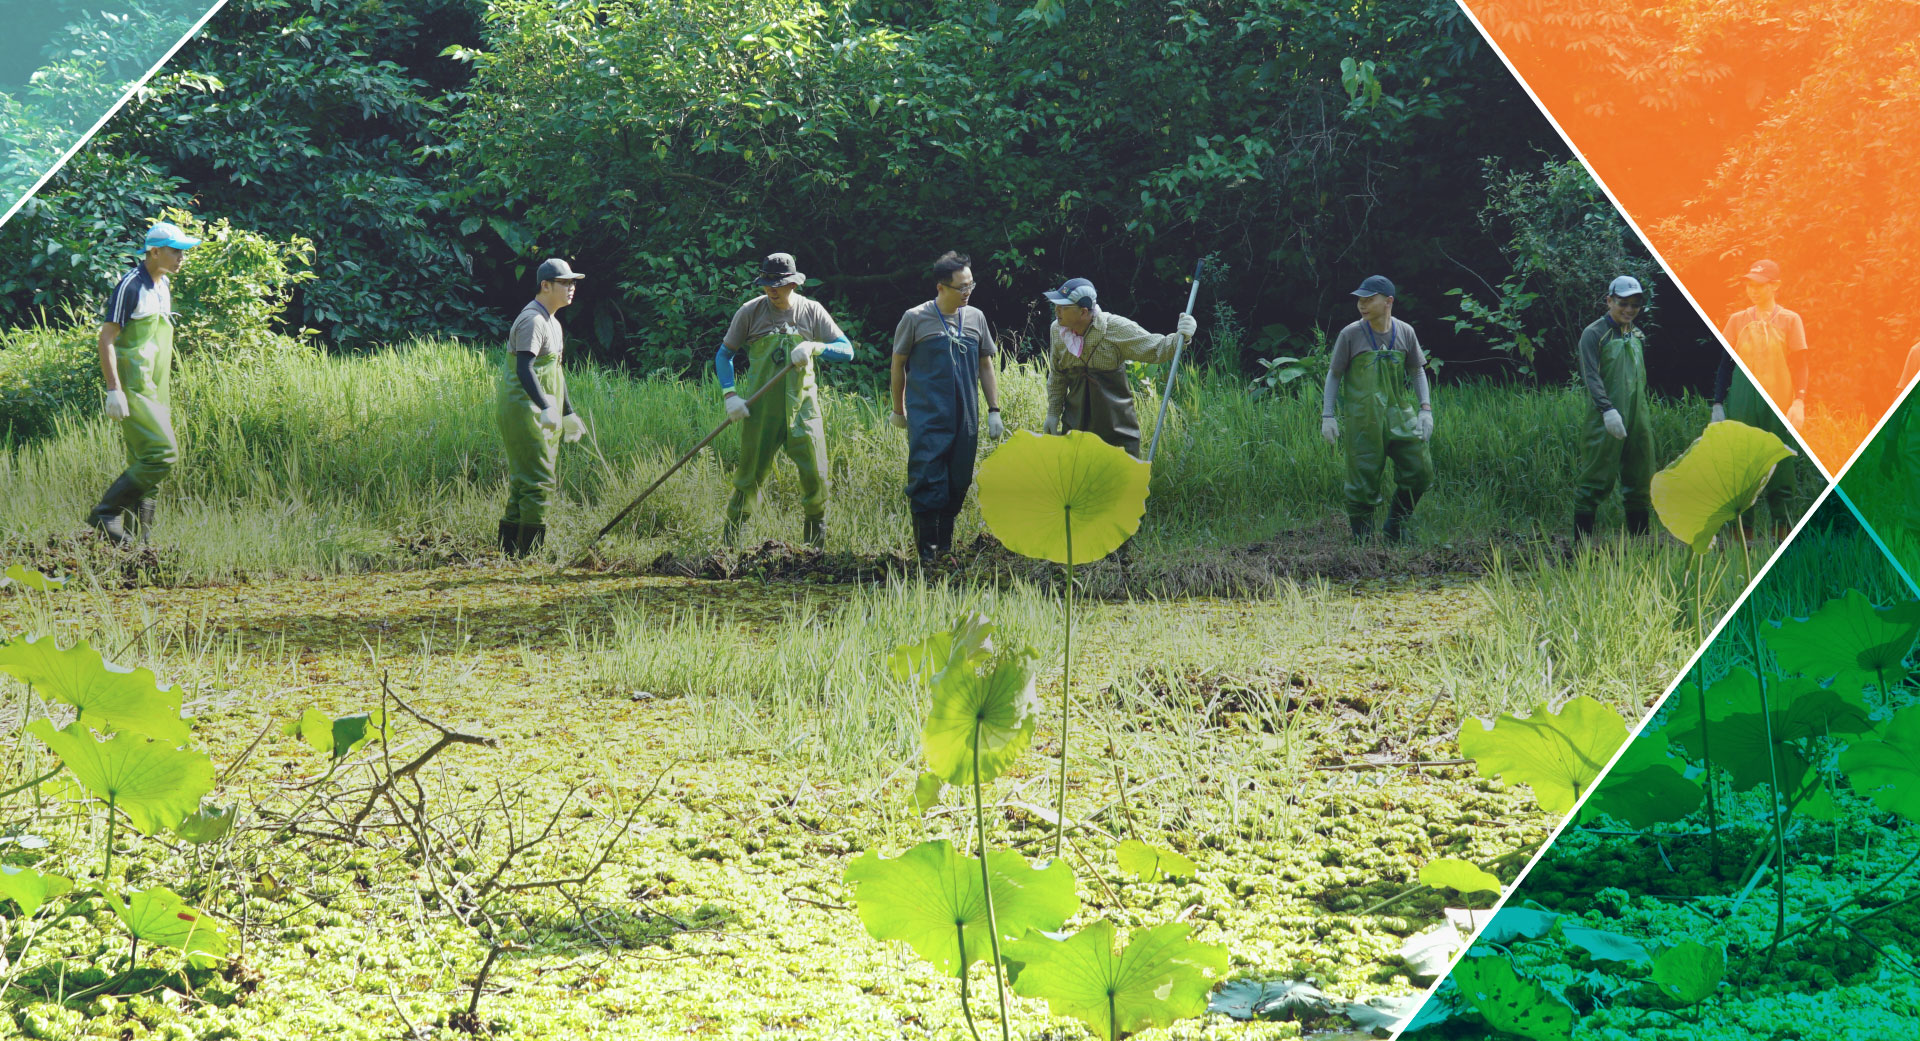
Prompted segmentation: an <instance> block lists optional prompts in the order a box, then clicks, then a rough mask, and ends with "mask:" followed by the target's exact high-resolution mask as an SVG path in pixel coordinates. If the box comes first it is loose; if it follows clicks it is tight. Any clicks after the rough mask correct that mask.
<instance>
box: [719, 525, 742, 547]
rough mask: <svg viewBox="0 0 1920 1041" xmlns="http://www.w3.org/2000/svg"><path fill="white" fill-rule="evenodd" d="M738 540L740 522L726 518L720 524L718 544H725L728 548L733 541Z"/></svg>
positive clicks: (731, 545)
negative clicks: (726, 519)
mask: <svg viewBox="0 0 1920 1041" xmlns="http://www.w3.org/2000/svg"><path fill="white" fill-rule="evenodd" d="M739 541H740V522H739V521H737V520H728V521H727V522H726V523H724V524H722V525H720V544H721V545H722V546H725V547H727V548H728V549H732V548H733V545H734V543H736V542H739Z"/></svg>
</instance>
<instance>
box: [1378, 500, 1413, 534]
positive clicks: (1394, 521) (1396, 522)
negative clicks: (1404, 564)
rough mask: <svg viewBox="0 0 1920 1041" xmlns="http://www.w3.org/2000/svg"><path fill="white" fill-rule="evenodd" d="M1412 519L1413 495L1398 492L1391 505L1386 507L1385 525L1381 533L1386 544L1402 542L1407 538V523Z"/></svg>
mask: <svg viewBox="0 0 1920 1041" xmlns="http://www.w3.org/2000/svg"><path fill="white" fill-rule="evenodd" d="M1412 517H1413V495H1412V493H1410V492H1400V493H1398V494H1396V495H1394V497H1393V503H1392V505H1390V506H1388V507H1387V524H1386V527H1385V528H1383V529H1382V533H1383V534H1385V535H1386V536H1387V541H1388V542H1404V541H1405V540H1406V537H1407V521H1408V520H1409V519H1411V518H1412Z"/></svg>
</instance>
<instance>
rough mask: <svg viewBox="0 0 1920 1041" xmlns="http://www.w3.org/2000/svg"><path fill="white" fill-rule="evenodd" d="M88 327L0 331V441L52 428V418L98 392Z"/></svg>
mask: <svg viewBox="0 0 1920 1041" xmlns="http://www.w3.org/2000/svg"><path fill="white" fill-rule="evenodd" d="M94 343H95V341H94V338H93V334H92V331H91V330H88V329H86V328H84V327H80V326H74V327H71V328H65V329H53V328H46V327H39V328H33V329H10V330H0V443H5V442H7V441H13V442H16V443H18V442H22V441H28V440H31V439H33V438H37V437H43V436H45V435H47V434H51V433H52V432H53V427H54V417H55V416H57V415H59V414H60V413H62V412H65V411H67V410H69V409H73V408H80V407H85V406H86V405H87V404H89V403H90V402H92V401H94V399H95V397H96V396H97V395H98V394H99V392H100V370H99V362H98V360H97V358H98V356H97V355H96V354H95V353H94Z"/></svg>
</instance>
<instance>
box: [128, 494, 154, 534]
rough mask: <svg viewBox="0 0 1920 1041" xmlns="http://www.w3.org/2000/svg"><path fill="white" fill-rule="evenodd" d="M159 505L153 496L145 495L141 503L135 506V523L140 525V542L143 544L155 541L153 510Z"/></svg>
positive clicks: (141, 498)
mask: <svg viewBox="0 0 1920 1041" xmlns="http://www.w3.org/2000/svg"><path fill="white" fill-rule="evenodd" d="M158 505H159V503H157V502H156V501H154V498H153V496H151V495H143V496H141V497H140V503H139V505H137V506H135V507H134V508H133V519H134V523H136V524H138V525H139V526H140V544H141V545H143V546H144V545H146V544H147V543H149V542H151V541H153V511H154V508H155V507H156V506H158Z"/></svg>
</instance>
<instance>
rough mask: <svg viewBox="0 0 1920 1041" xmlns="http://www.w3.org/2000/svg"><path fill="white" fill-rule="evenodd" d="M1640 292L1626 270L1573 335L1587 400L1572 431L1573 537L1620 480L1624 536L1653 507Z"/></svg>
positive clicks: (1643, 526)
mask: <svg viewBox="0 0 1920 1041" xmlns="http://www.w3.org/2000/svg"><path fill="white" fill-rule="evenodd" d="M1645 303H1646V291H1645V290H1644V289H1642V288H1641V286H1640V282H1639V280H1638V279H1636V278H1634V277H1633V276H1632V275H1621V276H1620V277H1619V278H1616V279H1614V280H1613V284H1612V285H1610V286H1608V287H1607V313H1606V314H1603V315H1601V316H1600V317H1599V318H1596V319H1594V321H1593V324H1591V325H1589V326H1587V328H1586V329H1585V331H1583V332H1581V334H1580V347H1579V350H1578V354H1579V358H1580V378H1581V379H1582V380H1583V381H1584V382H1585V383H1586V387H1587V398H1588V400H1589V402H1590V403H1591V404H1592V406H1593V407H1592V408H1591V409H1589V410H1588V412H1587V416H1586V420H1585V422H1584V423H1583V424H1582V426H1581V433H1580V478H1579V481H1578V483H1577V484H1576V485H1575V487H1574V490H1573V536H1574V538H1575V539H1579V538H1584V537H1586V536H1588V535H1592V534H1593V518H1594V514H1595V512H1596V511H1598V510H1599V508H1600V503H1601V501H1602V500H1604V499H1606V498H1607V497H1608V496H1610V495H1612V494H1613V486H1614V484H1615V483H1618V484H1619V485H1620V500H1621V505H1622V506H1623V507H1625V509H1626V515H1627V534H1629V535H1644V534H1646V533H1647V531H1648V529H1649V520H1648V514H1647V511H1648V510H1649V509H1650V508H1651V507H1652V505H1653V499H1652V497H1651V496H1650V494H1649V486H1650V484H1651V482H1652V481H1653V413H1652V412H1651V411H1650V410H1649V409H1648V406H1647V363H1646V336H1645V335H1643V334H1642V333H1641V332H1640V330H1639V329H1637V328H1635V327H1634V324H1633V323H1634V321H1635V320H1637V319H1638V318H1639V317H1640V311H1641V308H1642V306H1643V305H1644V304H1645Z"/></svg>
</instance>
